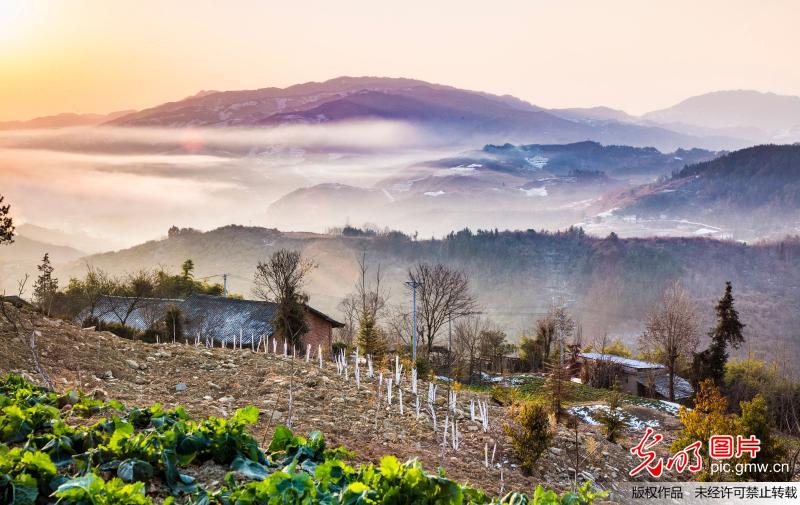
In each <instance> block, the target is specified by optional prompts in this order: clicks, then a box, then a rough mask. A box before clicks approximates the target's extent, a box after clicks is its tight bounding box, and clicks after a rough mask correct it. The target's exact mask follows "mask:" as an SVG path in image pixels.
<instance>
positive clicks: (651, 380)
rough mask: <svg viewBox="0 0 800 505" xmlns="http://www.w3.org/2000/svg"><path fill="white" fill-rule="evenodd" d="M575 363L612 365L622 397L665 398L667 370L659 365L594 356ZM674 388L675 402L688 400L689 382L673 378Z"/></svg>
mask: <svg viewBox="0 0 800 505" xmlns="http://www.w3.org/2000/svg"><path fill="white" fill-rule="evenodd" d="M576 361H577V363H578V364H579V365H580V366H581V368H584V367H587V366H589V365H594V364H596V363H598V362H605V363H611V364H613V365H615V368H616V369H617V370H619V373H618V375H617V377H616V379H617V384H618V385H619V387H620V389H621V390H622V391H624V392H626V393H630V394H632V395H637V396H645V397H651V398H659V399H668V398H669V373H668V371H667V368H666V367H665V366H664V365H661V364H659V363H651V362H648V361H640V360H638V359H631V358H623V357H621V356H615V355H613V354H601V353H595V352H582V353H578V355H577V359H576ZM674 384H675V400H676V401H684V400H688V399H689V398H691V396H692V393H693V392H694V391H693V389H692V385H691V384H690V383H689V381H687V380H686V379H684V378H683V377H679V376H677V375H676V376H675V382H674Z"/></svg>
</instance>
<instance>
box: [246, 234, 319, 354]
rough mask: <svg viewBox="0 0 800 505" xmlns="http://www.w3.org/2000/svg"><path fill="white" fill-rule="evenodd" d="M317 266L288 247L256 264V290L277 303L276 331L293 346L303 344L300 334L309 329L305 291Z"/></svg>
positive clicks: (268, 299) (262, 296)
mask: <svg viewBox="0 0 800 505" xmlns="http://www.w3.org/2000/svg"><path fill="white" fill-rule="evenodd" d="M314 268H316V264H315V263H314V262H312V261H311V260H308V259H306V258H303V257H302V256H301V255H300V253H299V252H298V251H289V250H288V249H279V250H277V251H275V252H274V253H272V256H270V258H269V259H268V260H267V261H265V262H261V261H259V262H258V266H257V267H256V274H255V279H254V281H253V282H254V287H253V293H254V294H255V295H256V296H258V297H260V298H262V299H264V300H267V301H271V302H275V303H277V305H278V312H277V314H276V315H275V317H274V319H273V325H274V326H275V331H276V332H277V333H278V334H280V335H282V336H283V338H284V339H288V340H289V341H290V342H291V343H292V345H297V344H299V343H300V342H299V341H300V337H301V336H302V335H303V334H304V333H306V332H307V331H308V324H307V323H306V320H305V304H306V302H307V301H308V296H307V295H306V294H305V293H303V292H302V287H303V282H304V280H305V277H306V275H307V274H308V273H309V272H311V271H312V270H313V269H314Z"/></svg>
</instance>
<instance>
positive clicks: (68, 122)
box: [0, 110, 134, 130]
mask: <svg viewBox="0 0 800 505" xmlns="http://www.w3.org/2000/svg"><path fill="white" fill-rule="evenodd" d="M132 112H134V111H132V110H123V111H118V112H111V113H109V114H76V113H73V112H65V113H62V114H55V115H52V116H41V117H37V118H33V119H28V120H25V121H0V130H37V129H42V128H70V127H74V126H97V125H101V124H104V123H107V122H109V121H113V120H115V119H117V118H120V117H122V116H126V115H128V114H130V113H132Z"/></svg>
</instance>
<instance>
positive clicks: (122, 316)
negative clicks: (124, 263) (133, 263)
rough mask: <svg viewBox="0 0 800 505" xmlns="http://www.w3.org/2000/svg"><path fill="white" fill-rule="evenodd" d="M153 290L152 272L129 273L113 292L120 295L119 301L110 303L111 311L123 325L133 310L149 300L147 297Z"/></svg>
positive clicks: (149, 296) (150, 295) (151, 294)
mask: <svg viewBox="0 0 800 505" xmlns="http://www.w3.org/2000/svg"><path fill="white" fill-rule="evenodd" d="M154 291H155V279H154V274H153V273H152V272H150V271H147V270H140V271H138V272H135V273H132V274H129V275H128V277H127V278H126V279H125V282H123V283H118V284H117V288H116V290H115V292H114V294H115V295H117V296H120V298H119V300H118V301H119V303H114V304H112V310H111V311H112V312H113V313H114V315H115V316H116V317H117V319H118V320H119V322H120V324H122V325H125V324H127V322H128V319H129V318H130V317H131V315H132V314H133V313H134V312H136V311H137V310H138V309H141V308H142V307H144V306H145V305H146V304H147V303H148V302H149V300H148V298H151V297H152V296H153V293H154Z"/></svg>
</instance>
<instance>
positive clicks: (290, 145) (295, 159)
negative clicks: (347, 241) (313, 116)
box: [0, 122, 463, 248]
mask: <svg viewBox="0 0 800 505" xmlns="http://www.w3.org/2000/svg"><path fill="white" fill-rule="evenodd" d="M460 149H463V147H458V148H454V149H451V148H448V149H443V148H441V147H439V146H436V145H434V143H433V142H430V141H429V139H427V138H426V137H425V136H424V135H422V134H421V133H420V132H418V131H416V130H415V129H413V128H411V127H410V126H408V125H404V124H399V123H390V122H369V123H366V122H365V123H357V124H348V125H336V126H290V127H279V128H273V129H260V130H241V129H236V130H231V129H227V130H211V129H195V130H169V129H142V128H136V129H131V128H128V129H125V128H72V129H63V130H47V131H41V130H40V131H25V132H2V133H0V193H2V194H3V195H5V197H6V201H7V202H9V203H11V204H12V206H13V211H14V217H15V218H16V219H17V221H18V222H20V223H23V222H27V223H33V224H36V225H39V226H44V227H47V228H53V229H59V230H62V231H66V232H74V233H79V232H80V233H83V234H88V235H91V236H96V237H102V238H104V239H106V240H107V241H108V244H109V247H110V248H114V247H121V246H127V245H132V244H135V243H139V242H142V241H145V240H149V239H153V238H157V237H159V236H162V235H164V234H165V233H166V230H167V229H168V228H169V227H170V226H171V225H178V226H181V227H196V228H201V229H209V228H213V227H217V226H221V225H225V224H231V223H238V224H252V225H260V226H273V227H279V228H286V226H285V225H286V224H287V223H285V222H281V221H280V220H277V219H273V218H271V217H270V215H269V213H268V212H267V208H268V207H269V205H270V204H271V203H273V202H275V201H276V200H278V199H279V198H281V197H282V196H284V195H286V194H287V193H289V192H291V191H293V190H296V189H298V188H304V187H309V186H313V185H316V184H320V183H341V184H347V185H353V186H363V187H369V186H373V185H374V184H375V183H376V182H378V181H379V180H381V179H384V178H387V177H390V176H393V175H395V174H397V173H399V172H402V171H403V170H404V169H406V168H407V167H409V166H410V165H414V164H416V163H418V162H420V161H424V160H428V159H435V158H438V157H441V156H445V155H448V154H452V153H453V152H455V151H458V150H460ZM360 217H361V216H356V215H354V216H351V221H352V223H353V224H361V223H362V222H363V220H362V219H360ZM342 224H344V223H342V222H341V221H327V222H326V221H325V220H321V221H320V222H319V223H317V224H316V225H315V226H313V227H312V228H313V229H312V230H310V231H324V230H325V229H326V228H328V227H330V226H332V225H342ZM415 226H416V227H417V228H418V227H419V226H418V224H415ZM417 228H414V229H417ZM430 231H432V230H430Z"/></svg>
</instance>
